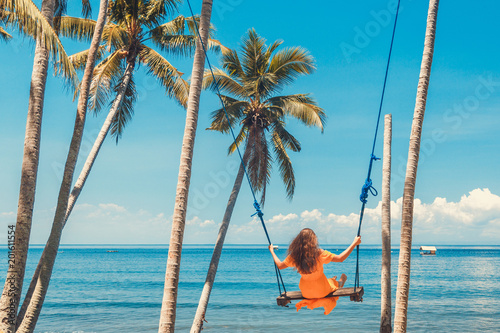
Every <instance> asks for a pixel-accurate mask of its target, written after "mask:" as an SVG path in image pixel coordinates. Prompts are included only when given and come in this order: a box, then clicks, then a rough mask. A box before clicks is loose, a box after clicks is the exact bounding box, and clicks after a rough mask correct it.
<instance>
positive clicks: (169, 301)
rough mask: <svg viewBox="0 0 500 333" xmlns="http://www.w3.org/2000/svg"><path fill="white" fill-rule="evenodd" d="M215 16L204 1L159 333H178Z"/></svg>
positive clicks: (207, 1)
mask: <svg viewBox="0 0 500 333" xmlns="http://www.w3.org/2000/svg"><path fill="white" fill-rule="evenodd" d="M211 15H212V0H203V3H202V7H201V19H200V29H199V31H198V33H199V38H196V51H195V55H194V60H193V70H192V74H191V85H190V87H189V100H188V103H187V112H186V125H185V128H184V137H183V139H182V150H181V158H180V165H179V176H178V180H177V189H176V195H175V206H174V214H173V218H172V231H171V235H170V243H169V247H168V260H167V268H166V271H165V285H164V289H163V300H162V304H161V313H160V323H159V328H158V332H160V333H166V332H174V330H175V311H176V306H177V290H178V287H179V272H180V263H181V251H182V240H183V237H184V227H185V224H186V209H187V201H188V193H189V184H190V181H191V166H192V162H193V150H194V141H195V138H196V127H197V125H198V110H199V107H200V95H201V88H202V81H203V70H204V68H205V47H204V45H209V35H210V18H211Z"/></svg>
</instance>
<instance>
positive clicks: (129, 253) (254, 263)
mask: <svg viewBox="0 0 500 333" xmlns="http://www.w3.org/2000/svg"><path fill="white" fill-rule="evenodd" d="M278 245H279V244H278ZM322 247H323V248H324V249H327V250H330V251H332V252H334V253H335V252H337V253H338V252H340V251H342V250H343V245H323V246H322ZM42 248H43V247H42V246H36V245H33V246H32V247H31V249H30V252H29V258H28V260H29V263H28V267H27V273H26V279H25V282H24V283H25V284H24V292H25V291H26V288H27V286H28V284H29V282H30V279H31V276H32V274H33V270H34V268H35V266H36V263H37V262H38V258H39V257H40V255H41V252H42ZM212 248H213V245H209V244H186V245H185V246H184V249H183V252H182V263H181V274H180V283H179V294H178V308H177V319H176V330H177V331H179V332H186V331H189V329H190V327H191V324H192V320H193V317H194V314H195V312H196V307H197V304H198V300H199V297H200V293H201V290H202V288H203V283H204V280H205V276H206V270H207V268H208V264H209V262H210V259H211V255H212ZM285 248H286V245H279V249H278V250H277V254H278V256H280V257H282V258H283V257H284V255H285ZM167 249H168V246H166V245H161V244H152V245H144V244H142V245H123V244H122V245H118V244H92V245H89V244H65V245H62V246H61V248H60V250H59V254H58V258H57V262H56V265H55V268H54V273H53V277H52V280H51V284H50V287H49V291H48V294H47V296H46V299H45V304H44V307H43V310H42V313H41V315H40V319H39V322H38V325H37V329H36V331H35V332H40V333H42V332H43V333H49V332H50V333H63V332H78V333H90V332H110V333H114V332H156V331H157V329H158V322H159V315H160V308H161V300H162V296H163V284H164V278H165V267H166V262H167V261H166V260H167ZM110 250H112V251H113V252H108V251H110ZM391 252H392V268H391V278H392V286H393V288H392V299H393V301H392V306H393V311H394V305H395V294H396V282H397V261H398V255H399V251H398V250H397V249H393V250H392V251H391ZM0 255H2V256H5V258H7V250H6V249H2V250H1V251H0ZM4 261H5V262H4ZM4 261H2V263H1V265H0V269H1V271H2V272H5V270H6V261H7V260H4ZM355 261H356V257H355V253H353V254H351V256H350V257H349V258H348V260H346V262H344V263H341V264H338V263H333V264H330V265H326V266H325V274H327V275H328V276H333V275H340V274H341V273H346V274H347V276H348V280H347V283H346V287H349V286H351V285H352V283H353V278H354V272H355V266H354V265H355ZM499 264H500V246H489V245H475V246H473V245H467V246H458V245H449V246H444V245H441V246H438V254H437V255H436V256H431V257H430V256H420V254H419V251H418V247H417V248H415V249H413V250H412V263H411V265H412V266H411V268H412V273H411V281H410V283H411V285H410V298H409V306H408V332H436V331H442V332H478V331H482V332H498V331H500V301H498V299H497V298H496V297H495V294H496V293H498V292H499V291H500V286H499V284H498V281H500V272H499V269H498V267H500V265H499ZM380 265H381V249H380V246H377V245H371V246H370V245H364V246H361V249H360V282H361V285H362V286H363V287H364V289H365V295H364V297H363V298H364V300H363V302H362V303H355V302H351V301H349V299H348V298H341V299H340V300H339V301H338V303H337V307H336V308H335V309H334V310H333V311H332V313H331V314H330V315H328V316H325V315H323V311H322V309H315V310H313V311H310V310H307V309H302V310H300V311H299V312H296V310H295V307H294V303H292V304H291V305H290V306H289V307H288V308H284V307H279V306H277V305H276V297H277V296H278V294H279V292H278V289H277V284H276V277H275V274H274V266H273V264H272V259H271V256H270V254H269V252H268V250H267V247H266V246H265V245H264V244H228V245H226V246H225V248H224V250H223V254H222V257H221V261H220V264H219V270H218V273H217V277H216V281H215V284H214V288H213V291H212V295H211V298H210V303H209V306H208V309H207V314H206V319H207V323H205V325H204V332H267V331H269V330H272V329H283V328H286V330H287V331H289V332H309V331H311V330H335V331H339V332H373V331H378V330H379V325H380ZM282 274H283V279H284V281H285V285H286V287H287V290H296V289H298V281H299V275H298V274H297V273H296V272H295V271H293V270H292V269H286V270H283V271H282Z"/></svg>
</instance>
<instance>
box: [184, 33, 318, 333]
mask: <svg viewBox="0 0 500 333" xmlns="http://www.w3.org/2000/svg"><path fill="white" fill-rule="evenodd" d="M265 42H266V41H265V39H263V38H261V37H259V36H258V35H257V33H256V32H255V30H253V29H251V30H249V31H248V34H247V36H245V38H244V39H243V42H242V43H243V46H242V48H241V50H240V53H239V55H238V53H237V52H236V51H231V52H229V53H228V54H225V55H223V57H222V67H223V69H215V70H214V77H212V75H211V73H210V72H206V73H205V81H204V84H203V86H204V88H209V89H212V90H215V91H216V90H217V86H219V87H220V89H221V91H222V92H224V93H227V94H229V95H232V96H233V97H230V96H227V95H221V98H222V101H223V103H224V105H225V108H226V110H227V113H228V118H229V122H228V121H227V118H226V113H225V111H224V109H223V108H221V109H218V110H216V111H214V112H213V113H212V124H211V127H210V128H209V130H215V131H219V132H222V133H229V131H230V125H231V127H232V126H235V125H238V124H239V125H241V128H240V129H239V133H238V135H237V136H236V141H235V142H233V143H232V144H231V145H230V146H229V154H231V153H233V152H234V151H235V150H236V148H237V146H241V145H244V146H245V151H244V154H243V160H244V163H245V164H246V165H247V171H248V175H249V179H250V181H251V184H252V186H253V187H254V189H255V190H256V191H258V192H260V194H261V203H264V201H265V194H266V186H267V184H268V183H269V181H270V175H271V166H272V164H273V162H276V163H277V164H278V168H279V171H280V175H281V178H282V180H283V183H284V184H285V188H286V194H287V197H288V198H289V199H292V197H293V194H294V190H295V175H294V172H293V167H292V162H291V160H290V157H289V155H288V152H287V150H291V151H293V152H299V151H300V150H301V146H300V143H299V141H298V140H297V139H296V138H295V137H294V136H293V135H292V134H291V133H289V132H288V131H287V130H286V128H285V127H286V121H287V119H288V118H290V117H291V118H295V119H298V120H299V121H300V122H302V123H303V124H305V125H307V126H315V127H318V128H320V129H321V130H322V131H323V126H324V124H325V120H326V115H325V113H324V112H323V110H322V109H321V108H320V107H319V106H317V104H316V102H315V100H314V99H313V98H311V97H310V96H309V95H308V94H295V95H286V96H279V95H278V96H276V94H277V93H279V92H280V91H281V90H282V89H283V88H284V87H285V86H287V85H289V84H290V83H292V82H293V80H294V79H295V78H297V77H298V76H300V75H306V74H311V73H312V72H313V70H314V60H313V57H312V56H310V55H309V54H308V52H307V51H306V50H304V49H303V48H300V47H292V48H286V49H283V50H280V51H277V52H276V50H277V49H278V47H279V46H280V45H281V44H282V42H281V41H276V42H274V43H273V44H272V45H271V46H269V47H267V46H266V45H265ZM243 177H244V167H243V164H241V165H240V168H239V171H238V174H237V176H236V180H235V183H234V186H233V189H232V191H231V195H230V197H229V201H228V203H227V206H226V212H225V214H224V218H223V220H222V224H221V227H220V230H219V235H218V237H217V242H216V244H215V248H214V251H213V254H212V260H211V262H210V266H209V270H208V273H207V278H206V280H205V285H204V288H203V291H202V295H201V298H200V302H199V304H198V309H197V311H196V316H195V318H194V321H193V325H192V327H191V332H200V331H201V329H202V326H203V319H204V316H205V312H206V309H207V305H208V300H209V297H210V292H211V290H212V286H213V283H214V280H215V274H216V272H217V266H218V264H219V259H220V255H221V251H222V246H223V243H224V238H225V235H226V231H227V229H228V226H229V222H230V220H231V215H232V212H233V208H234V205H235V203H236V199H237V197H238V193H239V191H240V187H241V183H242V181H243Z"/></svg>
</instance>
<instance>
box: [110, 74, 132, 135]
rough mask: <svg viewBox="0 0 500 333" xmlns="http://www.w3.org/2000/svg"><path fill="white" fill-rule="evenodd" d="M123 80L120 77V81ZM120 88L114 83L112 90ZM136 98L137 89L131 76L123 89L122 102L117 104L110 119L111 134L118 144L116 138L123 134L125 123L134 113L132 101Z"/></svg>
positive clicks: (116, 91)
mask: <svg viewBox="0 0 500 333" xmlns="http://www.w3.org/2000/svg"><path fill="white" fill-rule="evenodd" d="M121 80H123V78H122V79H120V81H121ZM119 89H120V83H119V82H118V84H116V85H115V87H114V92H115V93H118V91H119ZM136 100H137V90H136V88H135V82H134V78H133V77H131V78H130V81H129V83H128V85H127V88H126V89H125V94H124V95H123V99H122V102H121V103H120V105H119V106H118V110H117V111H116V114H115V116H114V117H113V120H112V121H111V136H113V137H114V138H115V140H116V143H117V144H118V140H119V139H120V138H121V136H122V134H123V130H124V129H125V126H126V125H127V123H128V122H129V121H130V120H131V119H132V116H133V114H134V103H135V101H136Z"/></svg>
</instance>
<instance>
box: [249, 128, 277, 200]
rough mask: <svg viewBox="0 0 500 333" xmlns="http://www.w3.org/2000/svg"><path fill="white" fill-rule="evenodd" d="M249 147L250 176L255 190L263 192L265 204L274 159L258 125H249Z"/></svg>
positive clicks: (262, 198)
mask: <svg viewBox="0 0 500 333" xmlns="http://www.w3.org/2000/svg"><path fill="white" fill-rule="evenodd" d="M247 148H248V149H249V150H250V153H249V156H248V161H247V172H248V176H249V178H250V182H251V183H252V186H253V187H254V189H255V191H259V192H261V193H262V197H261V204H264V202H265V190H266V186H267V184H268V183H269V180H270V177H271V169H272V162H273V159H272V156H271V154H270V152H269V147H268V142H267V140H266V136H265V133H264V130H263V129H262V128H260V127H258V126H250V127H249V129H248V134H247Z"/></svg>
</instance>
